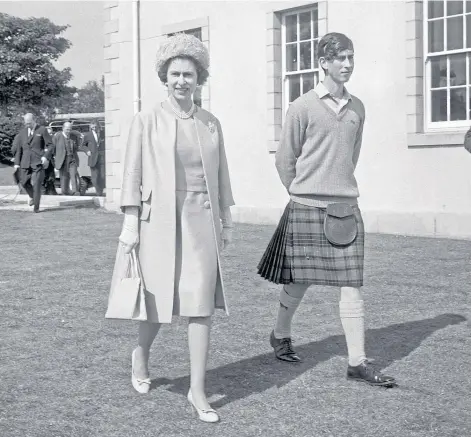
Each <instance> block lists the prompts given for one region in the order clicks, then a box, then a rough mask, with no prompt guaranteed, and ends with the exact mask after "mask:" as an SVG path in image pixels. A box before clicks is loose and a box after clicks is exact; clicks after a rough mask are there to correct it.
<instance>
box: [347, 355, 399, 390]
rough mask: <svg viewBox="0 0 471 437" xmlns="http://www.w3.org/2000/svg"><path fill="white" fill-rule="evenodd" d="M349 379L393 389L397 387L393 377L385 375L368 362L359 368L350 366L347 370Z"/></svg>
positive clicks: (364, 362)
mask: <svg viewBox="0 0 471 437" xmlns="http://www.w3.org/2000/svg"><path fill="white" fill-rule="evenodd" d="M347 379H353V380H355V381H359V382H366V383H367V384H370V385H379V386H382V387H392V386H394V385H396V380H395V379H394V378H393V377H392V376H386V375H383V374H382V373H381V372H380V371H379V370H376V369H375V368H374V366H373V365H372V364H371V363H370V362H368V361H363V363H361V364H360V365H359V366H350V365H349V366H348V369H347Z"/></svg>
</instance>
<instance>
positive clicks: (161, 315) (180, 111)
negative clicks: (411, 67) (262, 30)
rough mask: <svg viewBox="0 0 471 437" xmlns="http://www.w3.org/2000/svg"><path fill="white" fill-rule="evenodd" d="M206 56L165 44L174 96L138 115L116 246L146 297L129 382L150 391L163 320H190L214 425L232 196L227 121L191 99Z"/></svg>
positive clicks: (202, 399)
mask: <svg viewBox="0 0 471 437" xmlns="http://www.w3.org/2000/svg"><path fill="white" fill-rule="evenodd" d="M208 67H209V54H208V51H207V49H206V47H205V46H204V45H203V43H201V41H200V40H198V39H197V38H195V37H193V36H190V35H185V34H178V35H175V36H172V37H170V38H167V39H166V40H165V42H163V44H162V45H161V47H160V48H159V50H158V54H157V63H156V70H157V73H158V75H159V78H160V80H161V81H162V82H163V83H164V84H165V85H166V86H167V88H168V99H167V100H165V101H164V102H161V103H159V104H157V105H156V106H155V107H154V108H153V109H152V110H150V111H144V112H140V113H138V114H137V115H136V116H135V117H134V119H133V121H132V125H131V129H130V133H129V139H128V144H127V150H126V156H125V161H124V177H123V185H122V193H121V208H122V211H123V212H124V214H125V217H124V223H123V229H122V233H121V235H120V238H119V239H120V242H121V244H122V245H123V246H124V250H125V252H126V253H129V252H130V251H131V250H133V249H136V253H137V256H138V259H139V262H140V268H141V274H142V281H143V284H144V288H145V294H146V309H147V316H148V318H147V321H146V322H140V324H139V341H138V347H137V348H136V349H135V350H134V351H133V353H132V383H133V386H134V388H135V389H136V390H137V391H138V392H140V393H147V392H148V391H149V387H150V378H149V372H148V366H147V363H148V359H149V349H150V347H151V345H152V342H153V341H154V338H155V336H156V335H157V333H158V331H159V328H160V326H161V324H162V323H171V321H172V316H173V315H179V316H184V317H189V325H188V342H189V352H190V364H191V383H190V389H189V392H188V401H189V402H190V404H191V405H192V406H193V409H194V411H196V412H197V413H198V416H199V418H200V419H201V420H203V421H205V422H217V421H218V420H219V416H218V414H217V413H216V411H214V410H213V409H212V408H211V407H210V405H209V403H208V400H207V398H206V394H205V373H206V363H207V356H208V348H209V337H210V326H211V325H210V324H211V316H212V315H213V313H214V310H215V308H221V309H224V310H225V311H226V313H227V305H226V299H225V296H224V286H223V279H222V272H221V264H220V252H221V250H222V249H223V248H224V247H225V246H226V245H227V244H228V243H229V242H230V241H231V228H232V220H231V214H230V206H232V205H234V200H233V197H232V191H231V185H230V179H229V172H228V166H227V161H226V154H225V150H224V141H223V136H222V130H221V125H220V123H219V121H218V119H217V118H216V117H214V116H213V115H212V114H211V113H209V112H208V111H205V110H204V109H202V108H200V107H197V106H196V105H195V104H194V103H193V100H192V96H193V93H194V92H195V90H196V87H197V85H202V84H204V82H205V81H206V79H207V77H208V71H207V70H208Z"/></svg>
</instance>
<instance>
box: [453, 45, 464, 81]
mask: <svg viewBox="0 0 471 437" xmlns="http://www.w3.org/2000/svg"><path fill="white" fill-rule="evenodd" d="M450 85H451V86H456V85H466V54H465V53H461V54H459V55H451V56H450Z"/></svg>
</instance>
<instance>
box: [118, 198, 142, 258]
mask: <svg viewBox="0 0 471 437" xmlns="http://www.w3.org/2000/svg"><path fill="white" fill-rule="evenodd" d="M119 241H120V243H121V244H122V245H123V246H124V252H125V253H131V252H132V250H133V249H134V248H135V247H136V245H137V244H138V243H139V208H138V207H137V206H128V207H126V209H125V211H124V222H123V228H122V230H121V235H120V236H119Z"/></svg>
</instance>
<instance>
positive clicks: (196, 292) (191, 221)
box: [173, 118, 219, 317]
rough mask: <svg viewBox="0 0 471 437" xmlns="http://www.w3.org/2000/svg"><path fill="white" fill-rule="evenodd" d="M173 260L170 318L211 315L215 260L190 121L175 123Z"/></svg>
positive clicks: (206, 198) (197, 147)
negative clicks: (174, 237)
mask: <svg viewBox="0 0 471 437" xmlns="http://www.w3.org/2000/svg"><path fill="white" fill-rule="evenodd" d="M175 178H176V181H175V182H176V184H175V191H176V193H175V194H176V211H175V213H176V229H177V232H176V256H175V291H174V303H173V314H174V315H179V316H186V317H206V316H210V315H212V314H213V313H214V309H215V293H216V283H217V279H218V274H219V273H218V257H217V249H216V238H215V235H214V232H215V231H214V227H213V222H212V218H211V217H212V216H211V209H210V203H209V196H208V189H207V184H206V180H205V173H204V169H203V162H202V158H201V150H200V145H199V143H198V137H197V134H196V130H195V124H194V120H193V119H192V118H189V119H177V140H176V156H175Z"/></svg>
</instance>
